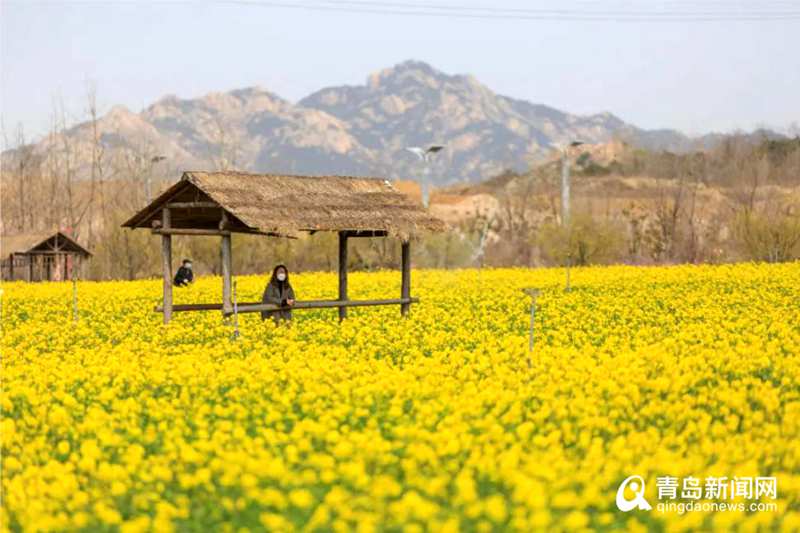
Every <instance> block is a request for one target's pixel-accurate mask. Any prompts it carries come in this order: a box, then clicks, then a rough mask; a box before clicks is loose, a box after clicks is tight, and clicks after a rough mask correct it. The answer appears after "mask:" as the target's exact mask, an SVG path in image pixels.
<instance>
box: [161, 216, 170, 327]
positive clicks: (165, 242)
mask: <svg viewBox="0 0 800 533" xmlns="http://www.w3.org/2000/svg"><path fill="white" fill-rule="evenodd" d="M161 227H163V228H168V227H170V212H169V209H168V208H166V207H165V208H163V209H162V210H161ZM161 263H162V266H163V269H164V306H163V307H164V324H169V321H170V320H172V235H162V236H161Z"/></svg>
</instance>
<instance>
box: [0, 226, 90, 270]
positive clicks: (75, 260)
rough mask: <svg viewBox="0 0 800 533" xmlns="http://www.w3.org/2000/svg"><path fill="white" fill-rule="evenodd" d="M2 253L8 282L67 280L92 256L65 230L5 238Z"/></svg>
mask: <svg viewBox="0 0 800 533" xmlns="http://www.w3.org/2000/svg"><path fill="white" fill-rule="evenodd" d="M0 253H1V254H2V258H3V259H2V279H3V280H4V281H14V280H18V279H21V280H25V281H59V280H60V281H65V280H67V279H69V278H70V272H71V270H73V269H76V268H78V265H79V264H80V262H81V261H83V260H85V259H87V258H89V257H91V255H92V254H91V252H89V250H87V249H86V248H84V247H83V246H81V245H80V244H78V242H77V241H75V240H74V239H73V238H72V237H70V236H68V235H66V234H64V233H62V232H61V231H55V232H53V231H50V232H43V233H27V234H18V235H3V236H2V238H0Z"/></svg>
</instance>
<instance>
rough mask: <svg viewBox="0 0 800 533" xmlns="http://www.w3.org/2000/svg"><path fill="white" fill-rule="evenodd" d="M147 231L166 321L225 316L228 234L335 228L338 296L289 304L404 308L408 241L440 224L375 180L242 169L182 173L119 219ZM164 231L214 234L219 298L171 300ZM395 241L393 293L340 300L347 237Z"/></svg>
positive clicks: (228, 307)
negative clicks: (153, 239) (397, 282)
mask: <svg viewBox="0 0 800 533" xmlns="http://www.w3.org/2000/svg"><path fill="white" fill-rule="evenodd" d="M123 227H128V228H150V229H151V231H152V232H153V233H154V234H156V235H160V236H161V253H162V264H163V273H164V297H163V304H162V306H161V307H157V308H156V310H157V311H160V312H162V313H163V315H164V323H165V324H166V323H168V322H169V321H170V319H171V318H172V313H173V312H180V311H208V310H221V311H222V312H223V314H224V315H225V316H227V315H230V314H232V313H233V301H232V294H231V287H232V281H231V276H232V268H231V236H232V234H234V233H247V234H260V235H268V236H274V237H290V238H291V237H296V236H297V235H298V234H299V233H301V232H308V233H310V234H313V233H315V232H317V231H335V232H337V233H338V235H339V294H338V298H337V299H336V300H314V301H297V302H295V305H294V306H293V307H292V309H318V308H326V307H337V308H338V309H339V318H340V319H342V318H345V317H346V316H347V308H348V307H355V306H369V305H400V310H401V313H402V314H403V315H406V314H407V313H408V310H409V307H410V305H411V304H412V303H415V302H418V301H419V300H418V299H417V298H412V297H411V251H410V240H411V238H413V237H414V236H416V235H417V234H419V233H420V232H422V231H443V230H444V229H445V224H444V222H442V221H441V220H439V219H437V218H435V217H433V216H431V215H430V214H428V212H427V211H426V210H425V209H424V208H423V207H422V205H421V204H419V203H416V202H414V201H413V200H411V199H410V198H409V197H407V196H405V195H404V194H402V193H400V192H399V191H397V190H396V189H395V188H394V187H393V186H392V184H391V183H390V182H389V181H387V180H384V179H378V178H353V177H344V176H287V175H273V174H246V173H242V172H194V171H190V172H185V173H184V174H183V176H182V177H181V179H180V181H178V182H177V183H176V184H174V185H173V186H172V187H170V188H169V189H167V190H166V191H164V193H162V194H161V195H160V196H159V197H158V198H156V199H155V200H153V201H152V202H151V203H150V204H149V205H147V206H146V207H145V208H144V209H142V210H141V211H139V212H138V213H136V214H135V215H134V216H133V217H131V219H130V220H128V221H127V222H125V223H124V224H123ZM172 235H214V236H220V237H221V260H222V303H221V304H184V305H173V303H172ZM386 236H391V237H395V238H398V239H400V240H401V243H402V248H401V249H402V260H401V270H402V278H401V291H400V298H392V299H384V300H350V299H349V298H348V297H347V240H348V239H349V238H350V237H386ZM277 309H279V307H278V306H276V305H273V304H262V303H260V302H253V303H244V304H237V312H239V313H246V312H257V311H272V310H277Z"/></svg>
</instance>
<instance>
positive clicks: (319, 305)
mask: <svg viewBox="0 0 800 533" xmlns="http://www.w3.org/2000/svg"><path fill="white" fill-rule="evenodd" d="M415 303H419V298H408V299H405V300H404V299H402V298H388V299H383V300H345V301H341V300H306V301H304V302H295V304H294V305H293V306H292V307H291V308H290V307H281V306H279V305H275V304H264V303H261V302H247V303H240V304H237V306H236V307H237V309H236V311H237V312H238V313H256V312H261V311H278V310H279V309H292V310H294V311H297V310H303V309H329V308H332V307H370V306H378V305H397V304H415ZM163 310H164V309H163V307H161V306H156V307H155V309H154V311H155V312H157V313H161V312H163ZM221 310H222V304H215V303H214V304H212V303H206V304H175V305H173V306H172V311H173V312H174V313H181V312H189V311H221ZM231 313H233V311H231V312H230V313H226V314H231Z"/></svg>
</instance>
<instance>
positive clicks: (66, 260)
mask: <svg viewBox="0 0 800 533" xmlns="http://www.w3.org/2000/svg"><path fill="white" fill-rule="evenodd" d="M61 257H62V258H63V259H64V281H67V280H68V279H69V255H67V254H64V255H62V256H61ZM72 268H73V269H74V268H75V265H72Z"/></svg>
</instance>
